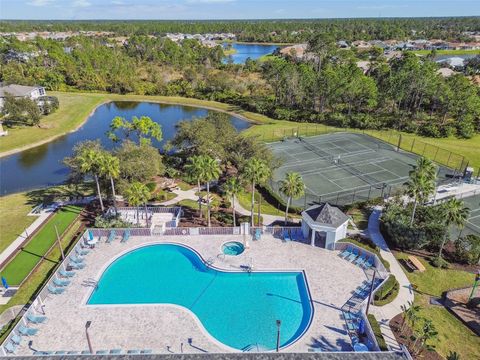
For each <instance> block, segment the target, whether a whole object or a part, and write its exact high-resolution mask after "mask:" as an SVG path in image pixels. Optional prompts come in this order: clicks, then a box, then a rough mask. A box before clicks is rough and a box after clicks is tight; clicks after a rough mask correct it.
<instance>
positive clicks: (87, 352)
mask: <svg viewBox="0 0 480 360" xmlns="http://www.w3.org/2000/svg"><path fill="white" fill-rule="evenodd" d="M80 354H82V355H92V353H91V352H90V351H89V350H83V351H82V352H81V353H80Z"/></svg>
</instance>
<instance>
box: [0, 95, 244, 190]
mask: <svg viewBox="0 0 480 360" xmlns="http://www.w3.org/2000/svg"><path fill="white" fill-rule="evenodd" d="M209 112H211V111H210V110H206V109H202V108H197V107H189V106H180V105H165V104H158V103H149V102H130V101H120V102H110V103H107V104H104V105H101V106H99V107H98V108H97V109H96V110H95V112H94V113H93V114H92V116H90V117H89V118H88V120H87V121H86V122H85V124H83V126H82V127H81V128H80V129H78V130H77V131H75V132H72V133H69V134H67V135H64V136H62V137H59V138H58V139H55V140H53V141H51V142H49V143H47V144H44V145H40V146H37V147H35V148H32V149H28V150H25V151H22V152H19V153H16V154H13V155H10V156H7V157H3V158H0V193H1V194H2V195H6V194H11V193H15V192H20V191H27V190H32V189H39V188H43V187H47V186H51V185H55V184H59V183H63V182H64V181H65V180H66V179H67V175H68V172H69V170H68V169H67V168H66V167H65V166H64V165H63V163H62V161H63V158H64V157H66V156H71V155H72V149H73V146H74V145H75V144H76V143H78V142H80V141H84V140H95V139H100V140H101V142H102V144H103V146H104V147H105V148H107V149H111V148H113V147H114V146H116V145H117V144H115V143H113V142H112V141H111V140H110V139H109V138H108V137H107V136H106V135H105V133H106V132H107V131H108V130H109V126H110V123H111V121H112V119H113V118H114V117H115V116H122V117H124V118H126V119H131V118H132V117H133V116H138V117H140V116H144V115H145V116H149V117H150V118H152V120H154V121H155V122H157V123H159V124H160V125H161V126H162V132H163V140H162V141H161V142H158V141H153V145H154V146H156V147H158V148H161V147H162V146H163V145H164V144H165V142H166V141H168V140H171V139H172V138H173V137H174V136H175V133H176V125H177V124H178V123H179V122H180V121H182V120H192V119H194V118H198V117H204V116H206V115H207V114H208V113H209ZM230 121H231V123H232V125H233V126H234V127H235V128H236V129H237V130H238V131H241V130H243V129H246V128H248V127H249V126H250V123H248V122H247V121H245V120H243V119H241V118H238V117H234V116H230ZM9 136H10V135H9Z"/></svg>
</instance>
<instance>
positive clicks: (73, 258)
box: [70, 255, 85, 264]
mask: <svg viewBox="0 0 480 360" xmlns="http://www.w3.org/2000/svg"><path fill="white" fill-rule="evenodd" d="M84 260H85V259H84V258H83V257H80V256H75V255H73V256H70V261H72V262H74V263H77V264H81V263H83V261H84Z"/></svg>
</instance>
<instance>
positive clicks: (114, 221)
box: [95, 215, 132, 229]
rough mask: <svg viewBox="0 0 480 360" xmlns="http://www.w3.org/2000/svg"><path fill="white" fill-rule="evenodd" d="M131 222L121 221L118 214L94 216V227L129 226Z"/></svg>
mask: <svg viewBox="0 0 480 360" xmlns="http://www.w3.org/2000/svg"><path fill="white" fill-rule="evenodd" d="M131 226H132V224H131V223H129V222H126V221H123V220H122V219H121V218H120V216H115V215H108V216H102V215H99V216H97V217H96V218H95V227H96V228H100V229H108V228H129V227H131Z"/></svg>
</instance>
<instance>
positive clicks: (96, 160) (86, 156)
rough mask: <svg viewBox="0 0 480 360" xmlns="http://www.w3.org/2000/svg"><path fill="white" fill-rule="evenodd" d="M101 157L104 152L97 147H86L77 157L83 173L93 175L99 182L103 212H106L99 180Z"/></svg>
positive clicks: (99, 197) (99, 195)
mask: <svg viewBox="0 0 480 360" xmlns="http://www.w3.org/2000/svg"><path fill="white" fill-rule="evenodd" d="M101 158H102V152H100V151H98V150H95V149H84V150H83V151H82V152H81V153H80V154H79V156H78V157H77V161H78V163H79V167H80V172H81V173H83V174H91V175H93V177H94V179H95V183H96V184H97V193H98V199H99V201H100V208H101V209H102V212H104V211H105V208H104V206H103V200H102V193H101V191H100V182H99V181H98V175H99V173H100V171H99V169H100V163H101Z"/></svg>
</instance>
